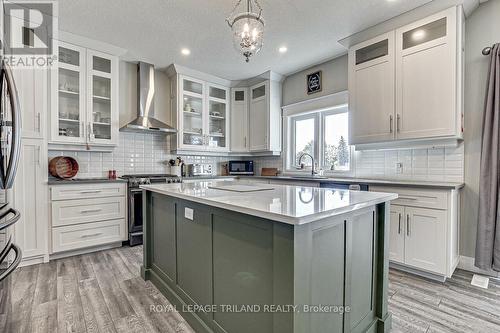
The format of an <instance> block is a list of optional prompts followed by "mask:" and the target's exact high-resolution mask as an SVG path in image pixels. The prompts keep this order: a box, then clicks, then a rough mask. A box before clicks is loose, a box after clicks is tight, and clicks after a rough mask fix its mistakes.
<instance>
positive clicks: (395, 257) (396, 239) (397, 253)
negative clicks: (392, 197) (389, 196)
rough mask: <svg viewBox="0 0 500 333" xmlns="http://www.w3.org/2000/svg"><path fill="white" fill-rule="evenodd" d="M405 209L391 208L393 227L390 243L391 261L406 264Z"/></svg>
mask: <svg viewBox="0 0 500 333" xmlns="http://www.w3.org/2000/svg"><path fill="white" fill-rule="evenodd" d="M404 215H405V209H404V207H401V206H396V205H392V206H391V227H390V242H389V260H392V261H396V262H400V263H404V260H405V230H404V221H403V218H404Z"/></svg>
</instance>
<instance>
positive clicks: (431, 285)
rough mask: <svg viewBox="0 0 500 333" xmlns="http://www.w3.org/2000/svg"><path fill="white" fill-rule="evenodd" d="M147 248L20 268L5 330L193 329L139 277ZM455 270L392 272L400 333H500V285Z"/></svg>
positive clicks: (10, 291) (1, 328) (4, 299)
mask: <svg viewBox="0 0 500 333" xmlns="http://www.w3.org/2000/svg"><path fill="white" fill-rule="evenodd" d="M141 263H142V247H140V246H139V247H133V248H130V247H123V248H119V249H113V250H107V251H101V252H96V253H91V254H86V255H81V256H76V257H71V258H65V259H59V260H55V261H51V262H50V263H47V264H41V265H34V266H28V267H22V268H18V269H17V270H16V271H15V272H14V273H13V274H12V275H11V276H10V277H9V278H7V279H6V280H5V281H3V282H1V283H0V332H2V333H3V332H8V333H14V332H47V333H54V332H59V333H63V332H72V333H80V332H82V333H83V332H89V333H90V332H127V333H128V332H148V333H149V332H162V333H171V332H172V333H174V332H175V333H188V332H189V333H191V332H194V331H193V330H192V329H191V327H190V326H189V325H188V324H187V323H186V322H185V321H184V320H183V318H182V317H181V316H180V315H179V314H177V313H175V312H167V313H165V312H164V313H158V312H152V311H150V305H163V306H168V305H169V304H170V303H169V302H168V300H167V299H166V298H165V297H164V296H163V295H162V294H161V293H160V292H159V291H158V290H157V289H156V288H155V287H154V286H153V285H152V284H151V283H150V282H145V281H143V280H142V278H141V277H140V275H139V268H140V265H141ZM471 278H472V274H471V273H469V272H465V271H460V270H457V272H456V273H455V274H454V276H453V278H451V279H448V281H446V283H439V282H434V281H430V280H426V279H423V278H419V277H416V276H413V275H410V274H406V273H402V272H399V271H395V270H391V272H390V283H389V309H390V311H391V312H392V313H393V330H392V332H394V333H399V332H427V333H434V332H435V333H438V332H439V333H443V332H460V333H461V332H474V333H475V332H481V333H483V332H500V282H497V281H490V288H489V289H488V290H485V289H481V288H476V287H472V286H471V285H470V280H471Z"/></svg>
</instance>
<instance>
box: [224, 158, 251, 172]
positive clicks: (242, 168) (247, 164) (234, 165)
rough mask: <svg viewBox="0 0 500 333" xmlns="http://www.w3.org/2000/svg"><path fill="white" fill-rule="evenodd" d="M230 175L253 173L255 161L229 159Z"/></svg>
mask: <svg viewBox="0 0 500 333" xmlns="http://www.w3.org/2000/svg"><path fill="white" fill-rule="evenodd" d="M228 171H229V174H230V175H253V174H254V172H253V161H229V170H228Z"/></svg>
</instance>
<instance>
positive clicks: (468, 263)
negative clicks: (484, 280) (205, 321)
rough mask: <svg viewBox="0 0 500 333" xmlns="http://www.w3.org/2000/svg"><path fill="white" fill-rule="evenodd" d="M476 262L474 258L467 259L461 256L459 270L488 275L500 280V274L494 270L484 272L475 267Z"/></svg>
mask: <svg viewBox="0 0 500 333" xmlns="http://www.w3.org/2000/svg"><path fill="white" fill-rule="evenodd" d="M474 261H475V259H474V258H472V257H466V256H460V260H459V262H458V266H457V267H458V268H460V269H463V270H465V271H469V272H473V273H477V274H481V275H487V276H492V277H495V278H500V273H499V272H495V271H494V270H484V269H480V268H477V267H476V266H474Z"/></svg>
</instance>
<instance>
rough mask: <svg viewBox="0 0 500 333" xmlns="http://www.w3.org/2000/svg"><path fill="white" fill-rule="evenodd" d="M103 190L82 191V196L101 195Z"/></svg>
mask: <svg viewBox="0 0 500 333" xmlns="http://www.w3.org/2000/svg"><path fill="white" fill-rule="evenodd" d="M101 192H102V191H101V190H88V191H80V193H81V194H89V193H101Z"/></svg>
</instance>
